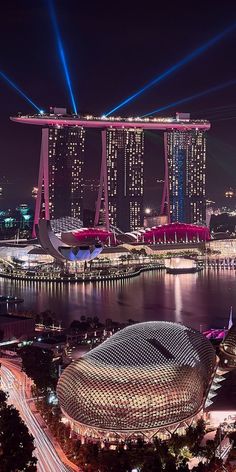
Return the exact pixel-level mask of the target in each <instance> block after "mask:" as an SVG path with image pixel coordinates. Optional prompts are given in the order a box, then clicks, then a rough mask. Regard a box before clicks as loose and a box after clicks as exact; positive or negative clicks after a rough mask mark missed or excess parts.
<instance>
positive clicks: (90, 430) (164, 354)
mask: <svg viewBox="0 0 236 472" xmlns="http://www.w3.org/2000/svg"><path fill="white" fill-rule="evenodd" d="M215 362H216V358H215V351H214V349H213V347H212V346H211V343H210V342H209V341H208V340H207V339H206V338H205V337H204V336H202V335H201V334H200V333H199V332H197V331H195V330H193V329H191V328H187V327H186V326H183V325H180V324H176V323H170V322H163V321H156V322H146V323H140V324H135V325H131V326H128V327H126V328H124V329H123V330H121V331H119V332H117V333H116V334H114V335H113V336H112V337H111V338H110V339H108V340H107V341H105V342H104V343H102V344H101V345H100V346H98V347H96V348H95V349H93V350H92V351H90V352H89V353H87V354H85V355H84V356H83V357H82V358H80V359H79V360H78V361H76V362H74V363H72V364H71V365H70V366H68V367H67V368H66V369H65V371H64V372H63V374H62V375H61V377H60V379H59V383H58V387H57V393H58V397H59V401H60V404H61V407H62V410H63V412H64V413H65V414H66V415H67V416H68V417H69V418H70V419H71V420H72V421H73V422H74V423H75V424H76V425H77V428H78V430H80V428H82V429H83V428H87V434H94V435H95V436H97V437H101V436H103V434H105V433H104V432H108V431H110V432H115V433H118V434H119V433H120V434H122V433H125V434H132V433H138V432H145V431H153V430H154V433H155V431H157V430H158V429H160V428H165V427H171V425H178V424H179V423H181V422H182V421H185V420H187V419H189V418H192V417H193V416H194V415H195V414H197V413H198V412H199V411H200V410H201V408H202V407H203V405H204V402H205V399H206V395H207V392H208V389H209V386H210V383H211V378H212V376H213V373H214V369H215Z"/></svg>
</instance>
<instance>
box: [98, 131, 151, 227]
mask: <svg viewBox="0 0 236 472" xmlns="http://www.w3.org/2000/svg"><path fill="white" fill-rule="evenodd" d="M106 156H107V187H108V209H109V220H110V224H112V225H113V226H116V227H118V228H120V229H121V230H123V231H130V230H134V229H137V228H140V227H141V226H142V225H143V221H142V218H143V183H144V177H143V169H144V132H143V130H142V129H139V128H130V129H113V128H109V129H108V130H107V133H106Z"/></svg>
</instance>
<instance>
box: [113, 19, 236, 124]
mask: <svg viewBox="0 0 236 472" xmlns="http://www.w3.org/2000/svg"><path fill="white" fill-rule="evenodd" d="M235 28H236V22H235V23H233V24H232V25H230V26H229V27H228V28H226V29H224V30H223V31H221V32H220V33H218V34H217V35H216V36H214V37H213V38H211V39H209V40H208V41H207V42H206V43H204V44H202V45H201V46H200V47H198V48H197V49H194V50H193V51H192V52H190V53H189V54H187V56H185V57H183V59H181V60H180V61H178V62H176V64H174V65H173V66H171V67H170V68H169V69H167V70H165V71H164V72H162V73H161V74H160V75H158V76H157V77H155V78H154V79H153V80H151V82H148V84H146V85H145V86H144V87H142V88H141V89H140V90H138V91H137V92H135V93H134V94H133V95H130V97H128V98H126V99H125V100H123V101H122V102H121V103H120V104H119V105H117V106H116V107H114V108H112V110H110V111H108V112H107V113H104V116H109V115H111V114H112V113H114V112H115V111H117V110H119V109H120V108H122V107H124V106H125V105H127V104H128V103H130V102H131V101H133V100H134V99H135V98H137V97H139V96H140V95H142V94H143V93H144V92H146V90H148V89H150V88H151V87H153V86H154V85H156V84H158V83H159V82H161V81H162V80H163V79H165V78H166V77H168V76H170V75H171V74H173V73H174V72H175V71H177V70H178V69H180V68H182V67H183V66H185V65H186V64H188V63H189V62H191V61H192V60H193V59H195V58H196V57H198V56H200V55H201V54H202V53H203V52H205V51H206V50H207V49H209V48H210V47H212V46H214V45H215V44H216V43H218V42H219V41H220V40H221V39H223V38H224V37H225V36H226V35H228V34H229V33H231V32H232V31H233V30H234V29H235Z"/></svg>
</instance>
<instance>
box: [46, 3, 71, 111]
mask: <svg viewBox="0 0 236 472" xmlns="http://www.w3.org/2000/svg"><path fill="white" fill-rule="evenodd" d="M48 5H49V11H50V16H51V20H52V24H53V29H54V32H55V36H56V42H57V47H58V52H59V56H60V60H61V64H62V68H63V71H64V74H65V80H66V84H67V87H68V90H69V95H70V100H71V104H72V108H73V112H74V113H76V114H77V106H76V102H75V96H74V93H73V89H72V82H71V78H70V73H69V68H68V65H67V61H66V56H65V51H64V47H63V43H62V39H61V35H60V31H59V26H58V22H57V17H56V11H55V7H54V2H53V0H49V1H48Z"/></svg>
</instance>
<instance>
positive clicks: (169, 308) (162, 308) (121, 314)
mask: <svg viewBox="0 0 236 472" xmlns="http://www.w3.org/2000/svg"><path fill="white" fill-rule="evenodd" d="M0 294H7V295H8V294H9V295H14V296H17V297H21V298H24V303H23V304H21V305H19V308H18V309H19V311H24V310H25V311H26V310H27V311H30V310H32V311H34V312H36V313H39V312H42V311H45V310H47V309H50V310H51V311H53V312H55V318H57V319H58V320H61V321H62V325H64V326H69V325H70V323H71V322H72V321H73V320H74V319H80V317H81V316H82V315H84V316H92V317H93V316H97V317H98V318H99V319H100V320H101V321H104V320H105V319H106V318H112V319H113V320H115V321H119V322H126V321H127V320H128V319H133V320H135V321H149V320H150V321H151V320H166V321H176V322H180V323H184V324H186V325H188V326H192V327H194V328H196V329H200V326H202V328H203V329H204V328H207V327H214V328H217V327H219V328H223V327H224V326H227V323H228V317H229V311H230V306H231V305H232V306H233V308H234V309H235V319H236V274H235V271H234V270H226V269H220V270H218V271H217V270H214V269H205V270H203V271H202V272H199V273H196V274H178V275H173V274H167V273H166V272H165V271H153V272H146V273H143V274H141V275H140V276H138V277H134V278H130V279H126V280H118V281H110V282H102V283H101V282H97V283H85V284H56V283H46V282H25V281H11V280H7V279H0ZM9 311H10V310H9Z"/></svg>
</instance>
